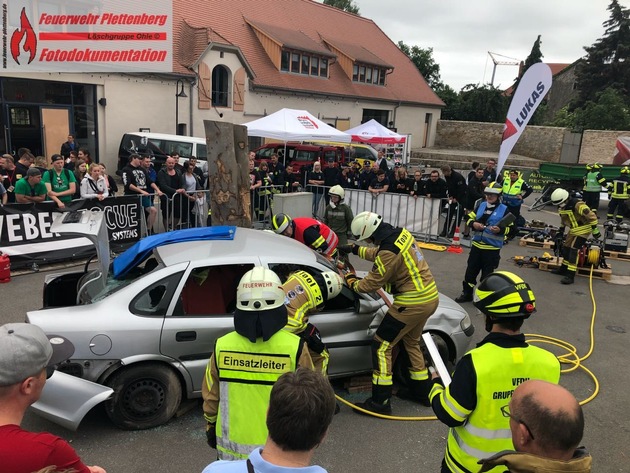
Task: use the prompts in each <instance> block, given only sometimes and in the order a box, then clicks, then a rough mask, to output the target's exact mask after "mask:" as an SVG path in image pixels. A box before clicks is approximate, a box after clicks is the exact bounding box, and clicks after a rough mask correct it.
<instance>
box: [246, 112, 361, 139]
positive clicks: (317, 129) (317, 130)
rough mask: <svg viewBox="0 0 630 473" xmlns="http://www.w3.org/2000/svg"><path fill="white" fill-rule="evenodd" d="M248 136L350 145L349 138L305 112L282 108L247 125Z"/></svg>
mask: <svg viewBox="0 0 630 473" xmlns="http://www.w3.org/2000/svg"><path fill="white" fill-rule="evenodd" d="M243 125H245V126H246V127H247V134H248V135H249V136H261V137H263V138H273V139H275V140H282V141H285V142H286V141H307V140H319V141H338V142H342V143H350V141H351V139H352V138H351V137H350V135H348V134H347V133H344V132H343V131H339V130H337V129H336V128H333V127H332V126H330V125H328V124H326V123H324V122H323V121H321V120H320V119H318V118H317V117H315V116H314V115H312V114H311V113H309V112H307V111H306V110H293V109H290V108H283V109H282V110H278V111H277V112H275V113H272V114H271V115H267V116H266V117H263V118H259V119H258V120H254V121H251V122H248V123H244V124H243Z"/></svg>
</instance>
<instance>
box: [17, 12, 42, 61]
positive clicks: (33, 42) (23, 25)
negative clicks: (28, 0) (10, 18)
mask: <svg viewBox="0 0 630 473" xmlns="http://www.w3.org/2000/svg"><path fill="white" fill-rule="evenodd" d="M24 37H26V40H25V41H24V45H23V46H22V49H23V50H24V52H26V53H29V57H28V63H27V64H30V63H31V62H32V61H33V59H35V53H36V52H37V36H36V35H35V31H34V30H33V27H32V26H31V22H30V21H28V17H27V16H26V7H23V8H22V13H21V14H20V29H16V30H15V31H14V32H13V34H12V35H11V56H13V60H14V61H15V62H17V63H18V64H20V61H19V60H18V58H19V57H20V43H21V42H22V39H24Z"/></svg>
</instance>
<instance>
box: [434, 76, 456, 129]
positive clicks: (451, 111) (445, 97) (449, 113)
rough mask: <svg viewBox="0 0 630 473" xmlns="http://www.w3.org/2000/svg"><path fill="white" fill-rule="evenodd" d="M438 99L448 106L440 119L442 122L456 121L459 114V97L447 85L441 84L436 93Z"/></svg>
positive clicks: (443, 110)
mask: <svg viewBox="0 0 630 473" xmlns="http://www.w3.org/2000/svg"><path fill="white" fill-rule="evenodd" d="M434 92H435V93H436V94H437V96H438V97H440V98H441V99H442V101H443V102H444V103H445V104H446V107H444V108H443V109H442V113H441V114H440V117H441V118H442V120H456V119H457V114H458V113H459V95H457V92H455V90H453V88H452V87H450V86H448V85H446V84H440V85H439V86H438V87H436V88H435V91H434Z"/></svg>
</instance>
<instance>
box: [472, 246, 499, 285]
mask: <svg viewBox="0 0 630 473" xmlns="http://www.w3.org/2000/svg"><path fill="white" fill-rule="evenodd" d="M500 260H501V254H500V250H498V249H497V250H482V249H481V248H478V247H476V246H475V245H472V246H471V247H470V254H469V255H468V266H466V274H465V275H464V282H466V283H467V285H468V287H469V288H470V292H471V293H472V290H473V287H474V286H475V284H477V276H478V275H479V272H480V271H481V279H483V278H485V277H486V276H487V275H488V274H490V273H492V272H493V271H494V270H495V269H497V268H498V267H499V261H500Z"/></svg>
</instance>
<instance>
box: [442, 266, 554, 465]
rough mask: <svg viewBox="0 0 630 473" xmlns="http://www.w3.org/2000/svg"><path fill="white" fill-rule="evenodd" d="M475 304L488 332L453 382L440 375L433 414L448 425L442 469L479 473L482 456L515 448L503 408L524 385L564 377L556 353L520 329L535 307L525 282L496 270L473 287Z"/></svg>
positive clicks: (461, 363)
mask: <svg viewBox="0 0 630 473" xmlns="http://www.w3.org/2000/svg"><path fill="white" fill-rule="evenodd" d="M474 305H475V307H476V308H477V309H479V310H480V311H481V312H482V313H483V314H484V315H485V322H486V330H487V331H488V332H490V333H489V334H488V335H487V336H486V337H485V338H484V339H483V340H482V341H481V343H479V344H478V345H477V347H476V348H474V349H472V350H470V351H469V352H468V353H467V354H466V355H464V357H463V358H462V359H461V360H459V362H458V363H457V365H456V366H455V371H454V373H453V379H452V381H451V384H449V385H448V387H444V386H443V385H442V384H441V382H440V379H439V378H437V379H435V380H434V381H435V384H434V385H433V389H432V390H431V394H430V398H431V407H433V411H434V412H435V415H436V416H437V418H438V419H439V420H440V421H442V422H443V423H444V424H446V425H447V426H449V427H450V429H449V433H448V438H447V441H446V452H445V454H444V459H443V460H442V469H441V472H442V473H450V472H453V473H471V472H477V471H479V465H478V464H477V462H478V461H479V460H481V459H483V458H487V457H490V456H492V455H494V454H496V453H498V452H501V451H503V450H514V446H513V444H512V436H511V432H510V419H509V418H507V417H504V416H503V413H502V412H501V407H503V406H505V405H506V404H508V403H509V401H510V398H511V396H512V392H513V391H514V389H515V388H516V387H517V386H518V385H519V384H520V383H523V382H525V381H527V380H529V379H540V380H543V381H548V382H550V383H554V384H558V381H559V380H560V363H559V361H558V359H557V358H556V356H555V355H554V354H553V353H550V352H549V351H547V350H544V349H542V348H539V347H535V346H532V345H528V344H527V342H526V341H525V335H523V334H522V333H521V332H520V329H521V326H522V324H523V321H524V320H525V319H527V318H528V317H529V316H530V315H531V314H532V313H534V312H535V311H536V300H535V297H534V293H533V292H532V291H531V289H530V287H529V285H528V284H527V283H526V282H525V281H523V280H522V279H521V278H519V277H518V276H517V275H515V274H513V273H509V272H507V271H497V272H494V273H492V274H490V275H489V276H487V277H486V278H485V279H483V280H482V281H481V282H480V283H479V285H478V286H477V287H476V288H475V292H474ZM500 471H503V470H500Z"/></svg>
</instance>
